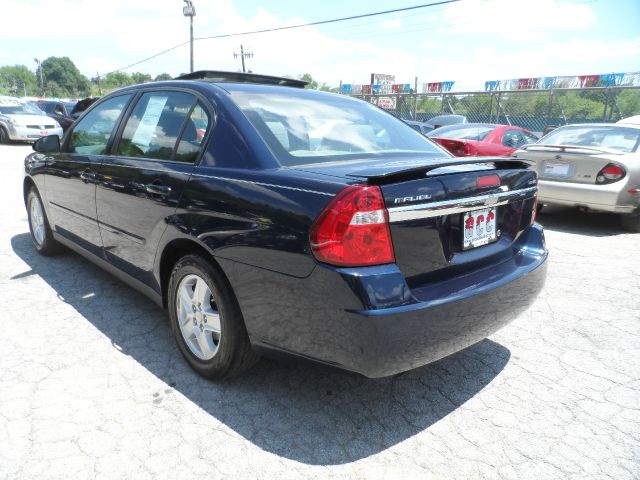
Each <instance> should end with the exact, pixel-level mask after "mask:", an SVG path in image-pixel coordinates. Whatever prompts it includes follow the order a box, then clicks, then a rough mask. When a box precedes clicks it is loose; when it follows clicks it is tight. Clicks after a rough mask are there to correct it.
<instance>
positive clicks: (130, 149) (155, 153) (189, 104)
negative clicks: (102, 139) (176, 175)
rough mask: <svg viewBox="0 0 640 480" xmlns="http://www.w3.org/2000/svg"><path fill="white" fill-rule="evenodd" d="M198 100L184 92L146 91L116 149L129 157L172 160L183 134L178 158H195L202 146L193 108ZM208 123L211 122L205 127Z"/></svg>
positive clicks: (132, 113)
mask: <svg viewBox="0 0 640 480" xmlns="http://www.w3.org/2000/svg"><path fill="white" fill-rule="evenodd" d="M195 103H196V98H195V97H194V96H193V95H191V94H189V93H185V92H164V91H163V92H147V93H145V94H143V95H142V96H141V97H140V100H138V103H137V104H136V106H135V108H134V109H133V111H132V112H131V115H130V116H129V118H128V119H127V123H126V125H125V127H124V131H123V133H122V138H121V140H120V142H119V144H118V149H117V152H116V153H117V154H118V155H123V156H127V157H142V158H151V159H155V160H173V159H174V151H175V150H176V146H177V145H178V139H179V138H181V137H182V138H183V139H184V141H181V142H180V153H179V154H178V155H177V156H176V158H175V159H176V160H182V161H192V160H191V159H195V156H197V151H198V149H199V148H200V144H199V143H198V134H197V128H196V125H195V123H194V115H193V112H192V109H193V107H194V105H195ZM206 127H208V122H207V124H206V126H205V131H206ZM203 136H204V134H203ZM200 141H201V140H200ZM192 142H193V143H192ZM196 147H197V148H196ZM194 148H195V156H194V154H193V151H194Z"/></svg>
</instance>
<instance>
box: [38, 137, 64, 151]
mask: <svg viewBox="0 0 640 480" xmlns="http://www.w3.org/2000/svg"><path fill="white" fill-rule="evenodd" d="M33 149H34V150H35V151H36V152H38V153H59V152H60V137H59V136H58V135H49V136H46V137H40V138H39V139H38V140H36V143H34V144H33Z"/></svg>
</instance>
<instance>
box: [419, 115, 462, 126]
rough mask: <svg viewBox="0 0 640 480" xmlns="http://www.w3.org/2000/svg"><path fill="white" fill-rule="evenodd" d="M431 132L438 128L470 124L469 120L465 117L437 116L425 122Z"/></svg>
mask: <svg viewBox="0 0 640 480" xmlns="http://www.w3.org/2000/svg"><path fill="white" fill-rule="evenodd" d="M425 123H426V124H427V125H428V126H429V127H431V130H434V129H436V128H440V127H445V126H447V125H458V124H460V123H469V120H468V119H467V117H465V116H464V115H453V114H452V115H437V116H435V117H433V118H430V119H429V120H427V121H426V122H425Z"/></svg>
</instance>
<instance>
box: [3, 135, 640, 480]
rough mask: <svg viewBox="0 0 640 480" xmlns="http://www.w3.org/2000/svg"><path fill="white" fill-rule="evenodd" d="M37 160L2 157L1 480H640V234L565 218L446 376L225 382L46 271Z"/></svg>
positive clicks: (153, 314) (124, 301) (289, 370)
mask: <svg viewBox="0 0 640 480" xmlns="http://www.w3.org/2000/svg"><path fill="white" fill-rule="evenodd" d="M28 152H29V147H28V146H16V145H13V146H2V147H0V219H1V220H2V228H1V229H0V262H1V263H0V265H1V268H0V326H1V327H2V330H1V332H2V333H0V479H31V478H42V479H57V478H59V479H65V480H67V479H70V478H73V479H75V480H79V479H103V478H105V479H106V478H114V479H116V478H117V479H123V478H131V479H136V480H142V479H147V478H167V479H182V478H185V479H187V478H188V479H199V478H278V479H287V478H291V479H307V478H308V479H317V478H344V479H359V478H366V479H378V478H380V479H382V478H384V479H396V478H409V479H413V478H446V479H451V478H461V479H469V478H491V479H493V478H496V479H498V478H499V479H518V480H521V479H529V478H530V479H536V480H537V479H546V478H548V479H565V478H567V479H568V478H572V479H581V480H582V479H588V478H611V479H616V480H622V479H631V478H640V410H639V409H640V255H639V254H638V252H639V251H640V234H629V233H625V232H624V231H622V230H621V229H620V228H619V227H618V224H617V221H616V220H615V219H613V218H610V217H608V216H605V215H585V214H580V213H577V212H575V211H572V210H560V209H556V210H552V209H548V211H547V213H544V214H542V215H541V216H540V222H541V223H542V224H543V225H545V227H546V232H547V242H548V246H549V249H550V252H551V254H550V257H549V276H548V281H547V284H546V287H545V289H544V291H543V293H542V294H541V296H540V298H539V299H538V301H537V302H536V303H535V304H534V306H533V307H532V308H531V309H530V310H529V311H528V312H526V313H524V314H522V315H521V316H519V317H518V318H517V319H516V320H515V321H514V322H513V323H512V324H510V325H509V326H507V327H505V328H504V329H502V330H501V331H499V332H498V333H497V334H495V335H493V336H491V337H490V338H489V339H486V340H484V341H482V342H480V343H478V344H476V345H474V346H472V347H469V348H467V349H466V350H464V351H462V352H459V353H457V354H455V355H452V356H450V357H448V358H445V359H444V360H441V361H439V362H437V363H434V364H432V365H428V366H426V367H423V368H420V369H417V370H414V371H411V372H408V373H405V374H402V375H399V376H396V377H393V378H387V379H378V380H368V379H365V378H360V377H357V376H354V375H351V374H347V373H342V372H335V371H329V370H327V369H324V368H322V367H317V366H311V365H306V364H298V363H294V362H284V363H283V362H274V361H267V360H265V361H262V362H261V363H260V364H259V365H258V366H257V367H256V368H255V369H254V370H252V371H251V372H249V373H248V374H246V375H244V376H243V377H241V378H238V379H235V380H233V381H225V382H221V383H213V382H209V381H206V380H203V379H201V378H199V377H198V376H196V375H195V374H194V373H193V372H192V371H191V370H190V369H189V368H188V367H187V365H186V364H185V362H184V361H183V359H182V358H181V356H180V354H179V352H178V350H177V348H176V346H175V345H174V341H173V339H172V337H171V334H170V328H169V325H168V321H167V317H166V315H165V313H164V312H163V311H161V310H160V309H158V308H157V307H156V306H155V305H154V304H152V303H151V302H150V301H148V300H147V299H146V298H144V297H142V296H140V295H139V294H138V293H136V292H135V291H132V290H130V289H129V288H128V287H127V286H125V285H124V284H122V283H120V282H119V281H117V280H115V279H114V278H113V277H111V276H110V275H108V274H106V273H104V272H102V271H101V270H100V269H98V268H97V267H95V266H93V265H92V264H90V263H88V262H87V261H85V260H83V259H82V258H81V257H79V256H78V255H75V254H73V253H66V254H63V255H61V256H58V257H54V258H43V257H40V256H38V255H37V254H36V253H35V250H34V249H33V247H32V245H31V243H30V239H29V234H28V226H27V218H26V213H25V209H24V205H23V202H22V190H21V188H22V187H21V175H22V172H21V168H22V159H23V158H24V156H25V155H26V154H27V153H28Z"/></svg>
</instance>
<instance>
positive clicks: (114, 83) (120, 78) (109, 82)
mask: <svg viewBox="0 0 640 480" xmlns="http://www.w3.org/2000/svg"><path fill="white" fill-rule="evenodd" d="M134 83H136V82H135V81H134V80H133V78H131V75H129V74H128V73H126V72H112V73H109V74H108V75H107V76H106V77H105V78H104V79H103V80H102V88H104V89H105V90H107V91H110V90H115V89H116V88H121V87H126V86H127V85H133V84H134Z"/></svg>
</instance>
